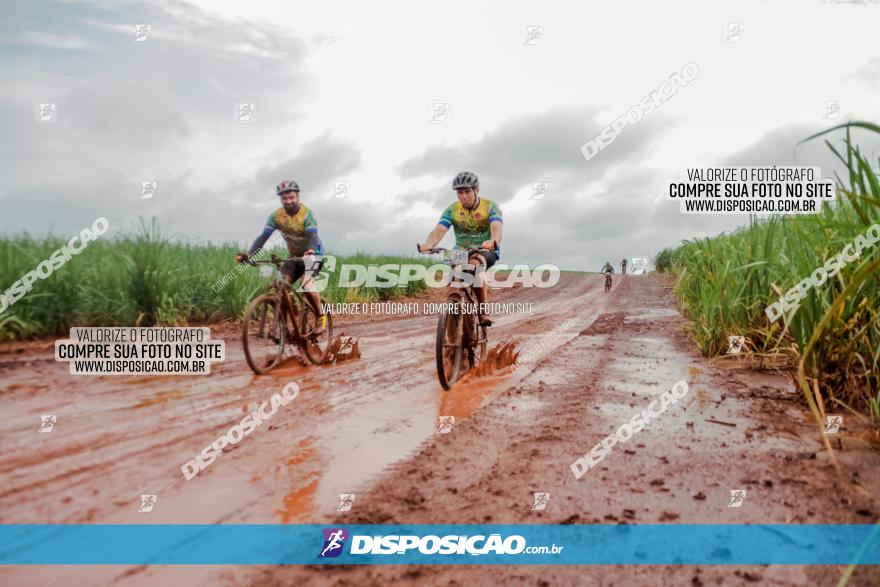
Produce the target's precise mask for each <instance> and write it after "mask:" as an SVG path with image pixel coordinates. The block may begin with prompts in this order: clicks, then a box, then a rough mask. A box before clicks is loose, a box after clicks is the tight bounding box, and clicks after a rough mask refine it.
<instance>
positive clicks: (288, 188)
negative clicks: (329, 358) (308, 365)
mask: <svg viewBox="0 0 880 587" xmlns="http://www.w3.org/2000/svg"><path fill="white" fill-rule="evenodd" d="M275 193H276V194H278V197H279V198H280V200H281V207H280V208H278V209H277V210H275V211H274V212H272V214H270V215H269V218H268V219H267V220H266V226H265V227H264V228H263V232H261V233H260V235H259V236H258V237H257V239H256V240H255V241H254V243H253V244H252V245H251V248H250V249H249V250H248V253H247V254H245V253H236V255H235V260H236V261H238V262H239V263H247V262H248V260H249V258H250V256H252V255H253V254H254V253H256V252H257V251H258V250H259V249H261V248H262V247H263V245H265V244H266V241H267V240H269V237H271V236H272V233H273V232H275V231H276V230H277V231H279V232H281V234H282V235H283V236H284V241H285V242H286V243H287V251H288V253H290V256H291V257H303V256H306V255H315V254H318V255H323V254H324V246H323V245H322V244H321V239H320V238H318V222H317V221H316V220H315V216H314V215H313V214H312V211H311V210H310V209H309V208H307V207H306V206H305V204H302V203H300V201H299V185H298V184H297V183H296V182H295V181H293V180H292V179H286V180H284V181H282V182H281V183H280V184H278V186H277V187H276V188H275ZM281 273H282V274H283V275H284V276H285V277H286V278H287V279H288V280H289V281H290V283H291V284H292V283H295V282H296V280H297V279H299V278H300V277H302V288H303V290H304V291H305V294H306V298H308V300H309V301H310V302H311V304H312V306H313V307H314V308H315V311H316V312H317V313H318V324H317V326H316V327H315V330H314V334H315V335H316V336H320V335H321V334H323V333H324V330H325V329H326V327H327V317H326V316H325V315H324V308H323V307H321V296H320V294H319V293H318V290H317V288H316V287H315V283H314V279H313V275H312V273H313V271H311V270H310V271H308V272H307V271H306V266H305V263H304V262H303V260H302V259H299V260H296V261H285V262H284V264H282V265H281Z"/></svg>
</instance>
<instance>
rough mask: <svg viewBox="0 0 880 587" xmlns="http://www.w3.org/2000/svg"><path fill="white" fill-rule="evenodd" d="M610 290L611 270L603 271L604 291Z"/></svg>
mask: <svg viewBox="0 0 880 587" xmlns="http://www.w3.org/2000/svg"><path fill="white" fill-rule="evenodd" d="M609 291H611V272H610V271H608V272H606V273H605V293H608V292H609Z"/></svg>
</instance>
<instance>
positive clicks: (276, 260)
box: [244, 255, 324, 271]
mask: <svg viewBox="0 0 880 587" xmlns="http://www.w3.org/2000/svg"><path fill="white" fill-rule="evenodd" d="M304 259H305V257H296V256H294V257H288V258H287V259H282V258H281V257H278V256H276V255H271V256H270V257H269V258H268V259H259V260H253V259H245V260H244V262H245V263H247V264H248V265H253V266H254V267H256V266H257V265H275V266H276V267H280V266H281V265H282V264H283V263H286V262H287V261H303V260H304ZM317 265H318V266H317V267H316V268H313V269H311V270H312V271H314V270H317V271H320V270H321V268H322V267H323V266H324V259H323V258H322V259H321V260H320V261H318V263H317Z"/></svg>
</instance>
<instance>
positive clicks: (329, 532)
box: [318, 528, 348, 558]
mask: <svg viewBox="0 0 880 587" xmlns="http://www.w3.org/2000/svg"><path fill="white" fill-rule="evenodd" d="M321 532H323V533H324V547H323V548H322V549H321V554H319V555H318V558H335V557H337V556H339V555H340V554H342V547H343V546H344V545H345V541H346V540H348V530H346V529H345V528H324V529H323V530H321Z"/></svg>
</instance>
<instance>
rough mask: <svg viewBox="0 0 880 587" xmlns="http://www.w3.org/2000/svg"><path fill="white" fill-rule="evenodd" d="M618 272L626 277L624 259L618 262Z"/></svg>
mask: <svg viewBox="0 0 880 587" xmlns="http://www.w3.org/2000/svg"><path fill="white" fill-rule="evenodd" d="M620 272H621V273H622V274H624V275H626V257H624V258H623V259H621V260H620Z"/></svg>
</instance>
